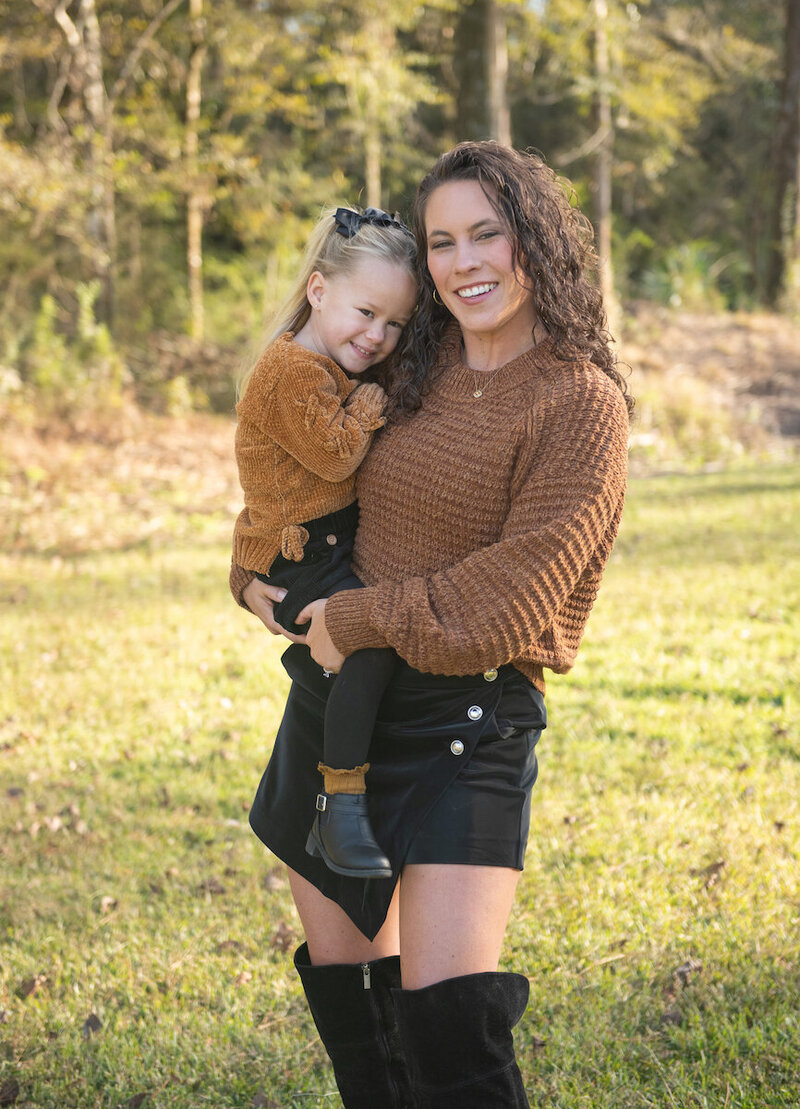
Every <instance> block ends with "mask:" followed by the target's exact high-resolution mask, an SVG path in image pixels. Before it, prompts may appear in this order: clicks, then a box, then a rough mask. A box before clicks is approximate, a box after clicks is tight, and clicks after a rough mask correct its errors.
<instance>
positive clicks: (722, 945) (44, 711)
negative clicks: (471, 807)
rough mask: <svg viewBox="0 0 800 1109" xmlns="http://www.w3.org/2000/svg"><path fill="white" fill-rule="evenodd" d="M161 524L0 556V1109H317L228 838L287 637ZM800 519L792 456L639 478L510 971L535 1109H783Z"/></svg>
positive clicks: (794, 1070) (797, 933)
mask: <svg viewBox="0 0 800 1109" xmlns="http://www.w3.org/2000/svg"><path fill="white" fill-rule="evenodd" d="M176 488H177V486H176ZM175 496H176V497H177V496H178V494H177V493H176V494H175ZM163 497H164V499H165V506H166V507H165V509H164V510H165V511H166V512H167V515H169V512H168V510H169V504H168V503H167V502H168V501H169V494H168V493H164V494H163ZM69 510H70V511H71V512H72V513H73V515H74V513H75V511H76V509H75V504H74V503H72V505H71V507H70V508H69ZM98 510H99V509H98ZM63 511H67V508H64V509H63ZM115 511H116V510H115ZM119 511H122V509H119ZM176 518H177V517H176ZM180 519H181V525H180V528H179V529H176V531H175V534H174V537H173V539H172V541H169V536H168V535H167V537H166V538H164V537H163V536H162V538H161V539H160V540H158V541H154V540H153V539H152V538H151V539H150V540H147V541H143V542H141V543H138V544H137V543H135V542H134V543H131V544H122V545H121V549H118V550H103V549H88V550H84V551H83V553H80V554H76V555H74V556H71V557H66V556H62V557H59V556H57V555H55V554H54V552H55V550H56V549H57V543H55V545H54V546H53V548H52V549H50V550H42V551H39V552H33V551H31V550H30V549H26V546H25V544H24V543H23V544H21V545H19V544H18V546H21V548H22V549H20V550H19V551H18V552H17V553H15V554H14V555H13V556H4V557H3V559H2V563H0V567H1V569H2V590H1V592H0V605H1V611H2V620H1V621H0V653H1V656H2V657H1V663H0V664H1V665H2V671H1V672H0V800H1V802H2V803H1V804H0V827H1V828H2V833H1V835H2V838H1V839H0V864H1V865H2V871H1V874H2V885H0V1105H3V1104H16V1105H18V1106H34V1107H36V1109H73V1107H74V1109H95V1107H98V1109H99V1107H103V1109H116V1107H126V1109H134V1107H136V1106H144V1107H145V1109H156V1107H157V1109H200V1107H202V1106H210V1107H213V1109H235V1107H241V1109H245V1107H250V1106H259V1105H260V1106H274V1107H280V1109H289V1107H292V1106H296V1107H304V1109H305V1107H317V1106H330V1107H336V1106H338V1105H339V1104H340V1102H339V1099H338V1095H337V1094H336V1092H335V1088H334V1085H333V1081H332V1077H331V1073H330V1071H329V1069H328V1067H327V1065H326V1062H327V1061H326V1057H325V1055H324V1052H323V1049H322V1048H321V1046H320V1045H319V1043H318V1042H317V1040H316V1037H315V1035H314V1033H313V1027H312V1024H311V1020H310V1017H309V1016H308V1014H307V1011H306V1008H305V1004H304V1001H303V999H302V995H301V992H300V989H299V986H298V983H297V981H296V979H295V976H294V973H293V970H292V968H291V953H292V950H293V948H294V946H295V945H296V943H297V942H298V939H299V924H298V920H297V917H296V915H295V913H294V911H293V908H292V905H291V900H290V897H289V892H288V888H287V885H286V882H285V878H284V877H283V874H282V867H281V865H280V863H279V862H278V861H277V860H276V859H274V858H272V857H270V856H268V855H266V854H265V852H264V851H263V849H262V848H261V847H260V845H259V844H258V843H257V841H256V840H255V838H254V837H253V835H252V834H251V832H250V830H249V828H248V825H247V810H248V807H249V801H250V798H251V795H252V793H253V790H254V788H255V785H256V783H257V781H258V778H259V776H260V773H261V771H262V768H263V766H264V764H265V761H266V758H267V755H268V751H269V746H270V742H271V739H272V736H273V734H274V731H275V728H276V724H277V721H278V717H279V713H280V707H281V703H282V699H283V696H284V694H285V689H286V681H285V678H284V674H283V671H282V669H281V667H280V663H279V650H280V648H279V644H278V643H277V641H274V640H273V639H272V638H271V637H269V636H267V635H266V633H264V632H263V629H261V626H260V625H259V624H257V622H256V621H255V620H254V619H253V618H252V617H249V616H248V615H247V614H246V613H244V612H242V611H241V610H239V609H237V608H236V607H235V606H234V604H233V603H232V601H231V599H230V597H229V594H228V593H227V583H226V575H227V561H228V557H229V556H228V551H229V547H228V533H229V530H230V526H231V517H230V516H229V515H228V514H227V513H226V512H225V511H224V510H223V509H222V508H221V507H220V506H219V505H217V506H215V507H214V509H213V511H209V512H207V513H205V514H203V512H202V511H201V510H198V514H197V519H196V522H195V523H192V524H191V526H189V523H187V520H188V521H190V522H191V520H192V519H193V517H191V516H187V514H186V512H183V514H182V515H181V516H180ZM798 520H800V466H798V465H797V464H793V465H787V466H784V467H781V468H778V467H773V468H758V469H743V470H741V471H739V472H735V473H734V472H731V473H726V474H705V475H698V476H692V477H661V478H650V479H647V480H640V481H636V482H634V483H633V484H632V488H631V492H630V497H629V504H628V508H627V510H626V517H625V521H624V527H623V532H622V535H621V538H620V541H619V544H618V546H617V549H616V551H615V553H614V556H613V559H612V563H611V566H610V569H609V572H608V576H607V580H606V583H605V585H604V589H603V591H602V593H601V596H600V600H599V601H598V604H597V607H596V609H595V612H594V614H593V616H592V620H591V622H590V625H589V630H588V634H587V638H586V641H585V644H584V648H583V651H582V654H581V656H580V657H579V660H578V665H577V666H576V668H575V670H574V671H573V672H572V673H571V674H569V675H566V676H564V677H560V678H556V679H553V680H552V681H551V684H550V688H549V695H548V706H549V713H550V722H551V723H550V727H549V728H548V730H547V732H546V733H545V735H544V737H543V739H542V743H541V745H540V758H541V769H540V779H539V783H538V784H537V786H536V789H535V791H534V805H533V817H532V825H531V839H530V845H529V850H528V858H527V868H526V871H525V874H524V876H523V879H522V883H521V886H520V896H519V899H518V903H517V906H516V909H515V912H514V914H513V917H512V921H511V925H510V928H509V932H508V937H507V943H506V947H505V951H504V966H506V967H508V968H513V969H515V970H522V971H523V972H525V973H527V974H528V975H529V977H530V980H531V1004H530V1007H529V1010H528V1012H527V1014H526V1016H525V1018H524V1020H523V1022H522V1024H521V1025H520V1027H519V1030H518V1045H519V1050H520V1058H521V1065H522V1068H523V1073H524V1075H525V1079H526V1083H527V1087H528V1092H529V1096H530V1099H531V1104H532V1105H533V1106H537V1107H539V1106H541V1107H544V1106H548V1107H551V1106H552V1107H558V1109H578V1107H581V1109H594V1107H597V1109H600V1107H602V1109H640V1107H658V1109H661V1107H664V1109H690V1107H691V1109H695V1107H697V1109H700V1107H704V1109H705V1107H708V1109H712V1107H713V1109H764V1107H777V1106H782V1107H784V1106H785V1107H790V1106H791V1107H796V1106H798V1105H800V1073H799V1068H798V1063H797V1060H798V1057H800V1008H799V1007H798V998H800V861H798V852H799V851H800V744H799V743H798V715H799V712H798V654H799V653H800V652H799V651H798V647H799V646H800V635H799V634H798V632H799V630H800V629H799V626H798V625H799V623H800V604H798V601H799V598H798V593H799V592H800V543H798V539H797V535H798V531H797V521H798ZM54 526H55V525H54ZM55 530H56V532H57V530H58V529H57V527H56V529H55ZM54 542H55V541H54ZM84 546H86V544H84ZM88 546H90V547H91V544H89V545H88ZM376 1109H380V1107H376Z"/></svg>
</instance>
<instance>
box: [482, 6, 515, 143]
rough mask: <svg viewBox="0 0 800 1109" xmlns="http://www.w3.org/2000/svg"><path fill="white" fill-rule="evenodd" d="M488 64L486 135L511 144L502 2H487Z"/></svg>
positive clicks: (504, 15)
mask: <svg viewBox="0 0 800 1109" xmlns="http://www.w3.org/2000/svg"><path fill="white" fill-rule="evenodd" d="M486 19H487V28H486V45H487V54H488V64H489V80H488V84H489V137H490V138H492V139H496V140H497V141H498V142H499V143H502V144H503V146H511V112H510V110H509V107H508V37H507V35H506V13H505V9H504V8H503V6H502V4H499V3H490V4H489V5H488V11H487V13H486Z"/></svg>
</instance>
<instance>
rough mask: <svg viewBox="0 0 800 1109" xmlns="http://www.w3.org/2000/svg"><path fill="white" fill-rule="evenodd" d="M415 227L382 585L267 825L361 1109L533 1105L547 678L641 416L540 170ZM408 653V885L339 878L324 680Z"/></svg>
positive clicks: (306, 697)
mask: <svg viewBox="0 0 800 1109" xmlns="http://www.w3.org/2000/svg"><path fill="white" fill-rule="evenodd" d="M413 227H414V232H415V235H416V239H417V249H418V258H419V268H420V282H421V297H420V302H419V305H418V309H417V313H416V315H415V318H414V320H413V321H412V323H411V324H410V325H409V328H408V334H407V336H406V337H405V340H404V344H403V354H402V357H401V358H400V360H399V364H398V367H397V370H396V372H395V374H394V377H393V380H391V381H389V382H387V387H388V390H389V393H390V396H391V397H392V398H393V401H394V418H393V419H392V421H391V423H390V426H388V427H387V428H386V429H385V430H384V431H382V432H381V434H380V436H379V437H378V439H377V440H376V442H375V444H374V446H373V448H372V449H371V451H370V453H369V455H368V456H367V459H366V461H365V462H364V463H363V465H362V468H361V470H360V472H359V477H358V487H357V492H358V498H359V503H360V512H361V515H360V522H359V529H358V533H357V537H356V544H355V550H354V553H353V568H354V570H355V572H356V573H357V575H358V576H359V578H360V579H361V580H362V581H363V582H364V583H365V586H366V587H365V588H364V589H361V590H356V591H348V592H343V593H339V594H337V595H336V596H334V597H331V598H329V599H328V600H320V601H315V602H312V604H311V605H310V606H309V607H308V608H307V609H306V610H305V613H304V614H301V615H302V616H303V617H304V618H305V617H310V619H311V628H310V630H309V632H308V634H307V636H306V637H305V639H302V638H300V639H299V638H298V637H291V636H290V638H293V639H294V640H295V642H296V643H297V644H298V645H296V646H291V647H290V648H289V649H288V651H287V652H286V654H285V656H284V663H285V665H286V668H287V670H288V671H289V673H290V675H291V676H292V678H293V685H292V689H291V692H290V695H289V700H288V702H287V708H286V714H285V716H284V720H283V723H282V725H281V729H280V731H279V733H278V737H277V739H276V743H275V749H274V753H273V757H272V759H271V761H270V765H269V767H268V769H267V772H266V773H265V775H264V778H263V779H262V782H261V785H260V787H259V790H258V793H257V795H256V799H255V802H254V805H253V811H252V814H251V823H252V825H253V827H254V829H255V830H256V832H257V834H258V835H259V836H260V837H261V838H262V839H263V840H264V842H266V843H267V845H268V846H269V847H270V848H271V849H272V850H273V851H274V852H275V853H276V854H277V855H278V856H279V857H281V858H282V859H284V861H285V862H286V863H287V865H288V866H289V868H290V880H291V887H292V892H293V895H294V898H295V902H296V904H297V908H298V911H299V914H300V918H301V920H302V923H303V927H304V929H305V932H306V940H307V943H306V944H304V945H303V946H302V947H301V948H300V950H299V951H298V953H297V955H296V957H295V963H296V966H297V968H298V971H299V973H300V977H301V980H302V982H303V986H304V989H305V991H306V995H307V997H308V1000H309V1004H310V1007H311V1011H312V1014H313V1016H314V1019H315V1022H316V1024H317V1028H318V1030H319V1032H320V1036H321V1038H322V1040H323V1043H324V1044H325V1047H326V1049H327V1051H328V1054H329V1055H330V1056H331V1059H332V1062H333V1066H334V1071H335V1074H336V1078H337V1082H338V1085H339V1089H340V1092H341V1094H342V1099H343V1101H344V1104H345V1106H347V1107H348V1109H353V1107H362V1106H363V1107H367V1106H370V1107H371V1106H378V1105H381V1106H398V1107H400V1106H407V1105H414V1106H422V1107H426V1109H428V1107H429V1109H434V1107H436V1109H448V1107H450V1106H452V1107H456V1106H458V1107H459V1109H471V1107H473V1106H474V1107H476V1109H477V1107H478V1106H480V1107H481V1109H488V1107H495V1106H497V1107H499V1106H504V1107H506V1106H525V1105H527V1104H528V1101H527V1098H526V1096H525V1091H524V1085H523V1082H522V1078H521V1075H520V1072H519V1068H518V1066H517V1064H516V1060H515V1057H514V1048H513V1041H512V1034H511V1029H512V1028H513V1026H514V1024H515V1023H516V1022H517V1021H518V1020H519V1018H520V1016H521V1015H522V1012H523V1011H524V1008H525V1004H526V1002H527V996H528V982H527V979H526V978H524V977H523V976H522V975H519V974H511V973H500V972H498V970H497V966H498V961H499V955H500V949H501V945H502V941H503V935H504V932H505V928H506V924H507V921H508V916H509V913H510V910H511V906H512V903H513V899H514V893H515V889H516V885H517V881H518V878H519V874H520V871H521V869H522V863H523V856H524V849H525V843H526V840H527V834H528V820H529V802H530V791H531V788H532V786H533V783H534V780H535V778H536V772H537V765H536V755H535V745H536V742H537V740H538V738H539V735H540V733H541V730H542V728H543V727H544V725H545V714H544V701H543V694H544V689H545V682H544V669H545V668H549V669H551V670H553V671H555V672H558V673H563V672H564V671H566V670H568V669H569V668H570V667H571V665H572V663H573V661H574V658H575V654H576V651H577V648H578V645H579V642H580V639H581V636H582V633H583V630H584V627H585V624H586V620H587V618H588V615H589V611H590V609H591V606H592V604H593V602H594V599H595V597H596V594H597V589H598V586H599V583H600V579H601V577H602V573H603V569H604V566H605V564H606V561H607V559H608V555H609V553H610V550H611V547H612V544H613V541H614V538H615V536H616V532H617V528H618V525H619V519H620V514H621V511H622V503H623V496H624V484H625V468H626V447H627V425H628V408H629V406H630V403H631V402H630V401H629V398H627V397H626V395H625V384H624V382H623V380H622V379H621V377H620V375H619V374H618V372H617V370H616V368H615V360H614V356H613V353H612V352H611V350H610V348H609V345H608V337H607V333H606V332H605V329H604V327H605V319H604V315H603V310H602V304H601V301H600V297H599V294H598V293H597V291H596V288H595V286H594V285H593V284H591V283H590V281H589V280H588V279H587V276H586V273H585V267H586V264H587V260H588V259H589V257H590V255H589V247H588V241H589V236H588V234H587V224H586V222H585V220H583V219H582V217H580V215H579V214H578V213H576V212H575V211H574V210H573V209H572V208H571V207H570V205H569V203H568V201H567V199H566V198H565V195H564V193H563V191H562V189H561V187H560V184H559V182H558V181H557V180H556V178H555V176H554V175H553V173H552V172H551V171H550V170H549V169H547V167H546V166H545V165H544V164H543V162H542V161H541V159H540V158H539V157H537V156H533V155H526V154H522V153H519V152H516V151H513V150H510V149H507V148H504V147H501V146H499V145H497V144H495V143H462V144H460V145H458V146H457V147H455V148H454V149H453V150H451V151H449V152H448V153H446V154H444V155H442V156H441V157H440V158H439V160H438V161H437V162H436V164H435V166H434V167H433V169H432V171H431V172H430V173H429V174H428V176H427V177H426V178H425V179H424V180H423V182H422V184H421V185H420V187H419V190H418V193H417V197H416V200H415V204H414V211H413ZM249 577H250V575H248V574H247V573H244V572H242V571H241V570H240V569H239V568H238V567H236V566H234V567H233V569H232V576H231V585H232V589H233V592H234V595H235V596H237V598H239V599H240V601H241V602H242V603H243V604H244V605H245V606H246V607H248V608H249V609H250V610H251V611H252V612H254V613H255V614H256V615H258V616H259V617H260V618H261V619H262V621H263V622H264V623H265V624H266V626H267V627H268V628H269V629H270V630H271V631H273V632H280V631H281V630H282V629H281V628H280V627H278V626H277V625H276V624H275V622H274V620H273V617H272V605H273V604H274V603H275V602H276V601H278V600H279V599H280V592H279V591H276V590H275V589H274V587H271V586H269V585H268V584H265V583H263V582H260V581H255V580H254V581H250V580H249ZM303 643H306V644H307V647H308V648H309V649H310V653H311V657H313V660H315V662H312V661H311V657H309V654H308V651H307V650H306V647H305V646H303V645H302V644H303ZM386 646H389V647H393V648H394V649H395V650H396V651H397V653H398V654H399V656H400V657H401V659H403V660H404V662H405V664H406V665H405V667H404V668H401V671H400V673H399V675H398V677H397V678H396V679H395V681H394V682H393V683H392V684H391V685H390V688H389V691H388V693H387V695H386V697H385V698H384V701H383V703H382V706H381V712H380V720H379V723H378V726H377V728H376V732H375V735H374V737H373V747H372V770H371V790H370V814H371V816H372V820H373V826H374V828H375V834H376V838H377V840H378V842H379V843H380V844H381V846H382V847H383V849H384V850H385V851H386V854H387V855H388V857H389V858H390V860H391V861H392V869H393V872H394V873H395V874H397V873H398V872H400V873H401V877H400V881H399V883H395V882H394V881H392V882H389V881H380V882H378V881H372V882H364V881H360V880H355V879H349V878H340V879H338V880H334V879H335V876H333V875H331V874H330V872H327V873H322V870H324V869H325V868H322V870H318V869H315V865H314V864H315V862H316V860H313V859H311V858H310V857H308V856H305V855H304V851H303V846H304V845H303V844H302V843H299V842H298V840H299V839H301V838H302V828H304V827H305V826H306V825H305V821H306V813H305V811H303V812H302V815H301V816H300V817H296V816H295V815H294V810H297V809H302V808H303V806H304V805H305V804H307V803H308V802H307V801H306V795H307V794H308V792H309V791H313V789H314V786H313V782H314V768H315V767H316V758H317V752H318V750H319V743H320V738H319V736H320V734H321V720H322V713H323V711H324V696H325V680H324V678H322V676H321V675H322V670H321V669H320V667H324V668H326V669H327V670H329V671H338V669H339V667H340V666H341V664H342V662H343V660H344V658H345V657H347V656H349V655H350V654H351V653H352V652H354V651H356V650H360V649H362V648H366V647H386ZM437 675H439V676H437ZM286 797H291V798H292V799H293V800H292V802H291V803H287V802H286V801H285V800H283V799H285V798H286Z"/></svg>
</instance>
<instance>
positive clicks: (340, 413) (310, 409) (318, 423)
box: [232, 331, 386, 580]
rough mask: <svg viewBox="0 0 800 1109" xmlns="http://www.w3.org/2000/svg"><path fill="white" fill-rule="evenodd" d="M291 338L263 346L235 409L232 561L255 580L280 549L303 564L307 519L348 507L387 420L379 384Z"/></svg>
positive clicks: (283, 336) (384, 396) (382, 393)
mask: <svg viewBox="0 0 800 1109" xmlns="http://www.w3.org/2000/svg"><path fill="white" fill-rule="evenodd" d="M293 340H294V335H293V334H292V332H289V331H287V332H286V333H285V334H284V335H281V336H280V337H279V338H278V339H276V340H275V342H274V343H271V344H270V345H269V346H268V347H267V349H266V350H265V351H264V353H263V354H262V355H261V358H260V359H259V361H258V363H257V364H256V366H255V369H254V370H253V376H252V377H251V379H250V383H249V385H248V387H247V390H246V392H245V395H244V396H243V398H242V399H241V400H240V401H239V403H238V404H237V406H236V413H237V415H238V417H239V423H238V426H237V428H236V462H237V465H238V467H239V480H240V482H241V485H242V489H243V491H244V503H245V507H244V509H243V510H242V512H241V513H240V515H239V518H238V520H237V521H236V526H235V528H234V533H233V564H234V566H239V567H241V568H243V569H245V570H250V571H256V570H257V571H258V572H259V573H266V572H267V570H268V569H269V567H270V565H271V564H272V562H273V560H274V559H275V556H276V555H277V554H278V552H279V551H280V552H281V553H282V554H283V556H284V558H288V559H293V560H294V561H299V560H300V559H301V558H302V557H303V544H304V543H305V541H306V540H307V539H308V533H307V532H306V530H305V528H302V527H300V525H301V524H302V523H303V522H305V521H308V520H314V519H317V518H318V517H320V516H326V515H327V514H328V513H330V512H337V511H338V510H339V509H341V508H345V507H347V505H349V504H352V502H353V501H354V500H355V472H356V469H357V468H358V466H359V465H360V463H361V461H362V459H363V458H364V455H365V454H366V453H367V450H368V449H369V446H370V443H371V442H372V435H373V432H374V431H375V429H376V428H378V427H381V426H382V424H383V422H384V421H383V418H382V413H383V410H384V407H385V405H386V394H385V393H384V391H383V389H382V388H381V387H380V385H376V384H370V383H365V384H363V385H359V384H358V383H357V382H355V381H352V380H351V379H350V378H349V377H348V376H347V374H345V373H344V371H343V370H342V369H341V368H340V367H339V366H337V364H336V363H335V362H333V361H331V359H330V358H325V357H324V356H323V355H321V354H315V353H314V352H313V351H310V350H306V349H305V347H302V346H300V345H299V344H298V343H295V342H294V341H293ZM232 572H233V571H232ZM252 576H253V575H252V573H251V574H249V575H248V580H249V579H250V578H252Z"/></svg>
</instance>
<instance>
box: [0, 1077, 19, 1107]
mask: <svg viewBox="0 0 800 1109" xmlns="http://www.w3.org/2000/svg"><path fill="white" fill-rule="evenodd" d="M18 1097H19V1082H17V1080H16V1078H7V1079H6V1080H5V1082H4V1083H3V1085H2V1086H0V1105H13V1104H14V1102H15V1101H16V1100H17V1098H18Z"/></svg>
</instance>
